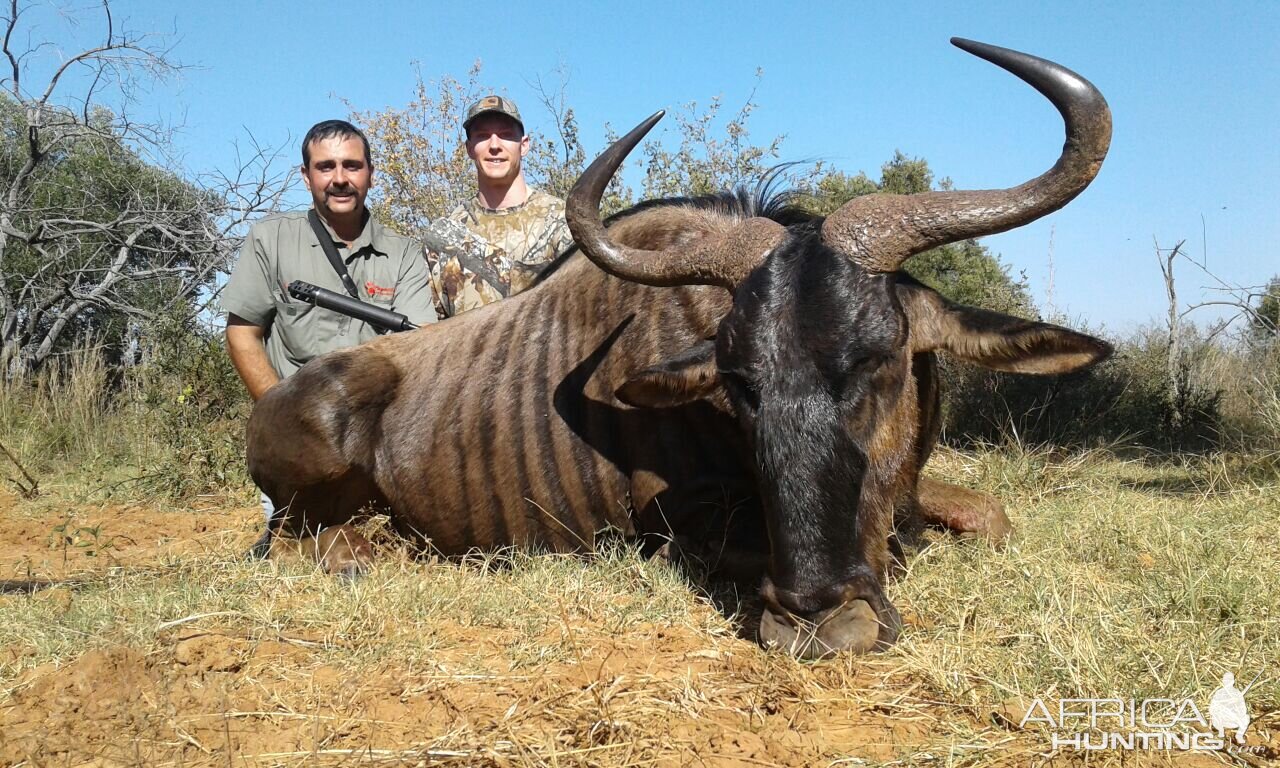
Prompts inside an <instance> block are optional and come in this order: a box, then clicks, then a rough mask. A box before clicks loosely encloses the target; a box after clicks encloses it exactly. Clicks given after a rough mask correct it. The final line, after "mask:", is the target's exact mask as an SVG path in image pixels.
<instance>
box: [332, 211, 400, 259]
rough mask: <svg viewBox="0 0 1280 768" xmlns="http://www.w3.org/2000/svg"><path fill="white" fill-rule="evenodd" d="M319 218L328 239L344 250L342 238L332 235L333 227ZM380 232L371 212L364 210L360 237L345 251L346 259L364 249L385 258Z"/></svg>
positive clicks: (344, 244) (379, 227)
mask: <svg viewBox="0 0 1280 768" xmlns="http://www.w3.org/2000/svg"><path fill="white" fill-rule="evenodd" d="M319 218H320V223H321V224H323V225H324V229H325V231H326V232H328V233H329V237H331V238H333V243H334V245H336V246H337V247H338V248H345V247H346V243H344V242H343V240H342V238H340V237H338V235H337V234H335V233H334V231H333V227H331V226H329V222H327V221H325V218H324V217H323V216H320V217H319ZM381 231H382V228H381V226H380V225H379V224H378V223H377V222H376V221H374V220H373V214H372V212H370V211H369V209H368V208H366V209H365V218H364V228H363V229H361V230H360V236H359V237H357V238H356V239H355V240H354V241H353V242H352V243H351V248H350V249H349V250H348V251H347V258H351V257H352V256H354V255H355V254H357V253H359V252H360V251H362V250H364V249H365V248H369V249H370V250H373V251H376V252H377V253H379V254H381V255H383V256H386V255H387V253H388V251H387V249H386V247H385V246H384V245H383V244H382V242H381V240H382V238H381V237H379V235H380V234H381ZM316 245H319V243H317V244H316Z"/></svg>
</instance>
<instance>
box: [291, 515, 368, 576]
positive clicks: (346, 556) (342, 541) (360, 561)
mask: <svg viewBox="0 0 1280 768" xmlns="http://www.w3.org/2000/svg"><path fill="white" fill-rule="evenodd" d="M281 552H293V553H296V554H298V555H301V556H302V557H309V558H312V559H314V560H315V561H316V563H318V564H319V565H320V567H321V568H323V569H324V572H325V573H328V574H333V575H336V576H346V577H354V576H359V575H360V574H362V573H364V572H365V571H367V570H368V568H369V565H370V563H372V562H373V547H372V545H370V544H369V540H368V539H366V538H365V537H364V536H363V535H361V533H360V532H359V531H357V530H356V529H355V528H354V527H352V526H350V525H335V526H333V527H332V528H325V529H324V530H322V531H320V532H319V533H318V534H303V535H302V536H301V537H295V536H277V537H275V539H274V540H273V541H272V542H271V554H272V555H276V554H279V553H281Z"/></svg>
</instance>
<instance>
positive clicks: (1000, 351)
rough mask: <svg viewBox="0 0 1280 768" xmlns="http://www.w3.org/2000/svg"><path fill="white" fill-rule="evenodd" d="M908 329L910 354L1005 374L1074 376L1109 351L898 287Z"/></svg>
mask: <svg viewBox="0 0 1280 768" xmlns="http://www.w3.org/2000/svg"><path fill="white" fill-rule="evenodd" d="M898 297H899V299H900V300H901V301H902V308H903V309H904V310H906V312H907V318H908V320H909V321H910V323H911V349H912V351H913V352H933V351H945V352H950V353H951V354H953V355H955V356H956V357H958V358H960V359H961V360H965V361H967V362H970V363H975V364H977V365H981V366H983V367H984V368H991V369H992V370H996V371H1005V372H1008V373H1034V374H1059V373H1070V372H1071V371H1078V370H1080V369H1081V368H1086V367H1088V366H1090V365H1093V364H1094V363H1097V362H1100V361H1102V360H1105V359H1107V358H1108V357H1109V356H1110V355H1111V345H1110V344H1108V343H1107V342H1105V341H1103V340H1101V339H1095V338H1094V337H1092V336H1088V335H1086V334H1083V333H1078V332H1076V331H1073V330H1071V329H1069V328H1063V327H1062V326H1060V325H1051V324H1049V323H1039V322H1036V321H1034V320H1023V319H1022V318H1020V317H1012V316H1010V315H1006V314H1002V313H1000V312H992V311H990V310H986V309H978V308H977V307H966V306H963V305H961V304H953V303H952V302H950V301H948V300H947V299H945V298H943V297H942V296H941V295H940V294H938V293H937V292H936V291H933V290H931V289H929V288H926V287H924V286H919V285H899V286H898Z"/></svg>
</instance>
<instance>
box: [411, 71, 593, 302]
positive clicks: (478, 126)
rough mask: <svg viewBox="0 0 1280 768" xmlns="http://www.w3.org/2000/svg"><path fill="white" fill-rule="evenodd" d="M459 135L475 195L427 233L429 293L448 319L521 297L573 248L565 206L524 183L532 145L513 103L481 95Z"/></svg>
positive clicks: (468, 111)
mask: <svg viewBox="0 0 1280 768" xmlns="http://www.w3.org/2000/svg"><path fill="white" fill-rule="evenodd" d="M462 130H463V132H464V133H465V135H466V149H467V157H469V158H471V161H472V162H473V163H475V166H476V196H475V197H474V198H472V199H471V200H468V201H467V202H465V203H463V204H462V205H459V206H458V207H457V208H455V209H454V210H453V212H452V213H450V214H449V216H448V217H447V218H444V219H437V220H436V221H434V222H432V225H431V227H430V230H431V231H430V232H429V233H428V236H429V237H430V240H429V242H428V251H427V262H428V264H430V266H431V283H432V288H433V289H434V291H435V294H436V300H437V301H438V302H439V303H438V304H437V309H438V311H440V312H441V313H443V314H444V315H446V316H448V317H452V316H454V315H456V314H458V313H460V312H465V311H467V310H469V309H475V308H476V307H479V306H482V305H484V304H489V303H491V302H494V301H498V300H499V299H502V298H505V297H507V296H511V295H514V294H517V293H519V292H520V291H522V290H524V289H525V288H527V287H529V286H530V285H531V284H532V283H533V281H534V280H535V279H536V278H537V276H538V274H539V273H540V272H541V271H542V269H543V267H545V266H546V265H547V263H548V262H550V261H551V260H552V259H554V258H555V257H556V256H557V255H558V254H560V253H561V252H563V251H564V250H566V249H567V248H569V246H571V245H573V236H572V235H571V234H569V225H568V224H566V223H565V218H564V201H563V200H561V199H560V198H558V197H553V196H552V195H549V194H547V193H546V192H542V191H541V190H537V189H534V188H532V187H530V186H529V185H528V184H526V183H525V178H524V167H523V160H524V157H525V155H526V154H528V152H529V145H530V144H529V136H528V134H526V133H525V130H524V122H523V121H522V120H521V119H520V110H519V109H517V108H516V105H515V103H514V102H512V101H511V100H510V99H508V98H506V97H504V96H497V95H492V96H485V97H484V98H482V99H480V100H479V101H477V102H476V103H475V104H472V105H471V107H470V108H469V109H468V110H467V116H466V120H465V121H464V122H463V123H462Z"/></svg>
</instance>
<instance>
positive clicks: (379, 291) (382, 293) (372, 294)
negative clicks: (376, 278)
mask: <svg viewBox="0 0 1280 768" xmlns="http://www.w3.org/2000/svg"><path fill="white" fill-rule="evenodd" d="M364 289H365V291H367V292H368V293H369V298H371V299H390V298H391V297H392V296H394V295H395V292H396V289H395V288H386V287H383V286H381V285H378V284H377V283H375V282H373V281H372V280H370V281H368V282H366V283H365V284H364Z"/></svg>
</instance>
